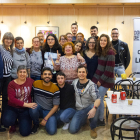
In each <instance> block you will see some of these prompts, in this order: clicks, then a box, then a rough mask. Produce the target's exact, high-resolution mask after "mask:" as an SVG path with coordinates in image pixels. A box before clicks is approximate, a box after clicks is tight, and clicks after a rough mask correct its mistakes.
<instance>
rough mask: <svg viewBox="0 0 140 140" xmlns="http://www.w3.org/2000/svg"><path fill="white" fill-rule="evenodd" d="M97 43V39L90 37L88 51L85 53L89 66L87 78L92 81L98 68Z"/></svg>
mask: <svg viewBox="0 0 140 140" xmlns="http://www.w3.org/2000/svg"><path fill="white" fill-rule="evenodd" d="M96 47H97V41H96V38H95V37H89V38H88V40H87V43H86V50H85V51H84V52H83V57H84V59H85V61H86V64H87V70H88V74H87V78H88V79H90V80H91V79H92V78H93V75H94V73H95V71H96V69H97V66H98V56H97V55H96Z"/></svg>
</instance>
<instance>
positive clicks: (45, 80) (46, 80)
mask: <svg viewBox="0 0 140 140" xmlns="http://www.w3.org/2000/svg"><path fill="white" fill-rule="evenodd" d="M47 78H48V79H47ZM43 81H44V82H45V83H49V82H50V81H51V79H50V78H49V77H45V78H44V79H43Z"/></svg>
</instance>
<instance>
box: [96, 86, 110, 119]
mask: <svg viewBox="0 0 140 140" xmlns="http://www.w3.org/2000/svg"><path fill="white" fill-rule="evenodd" d="M98 90H99V95H100V96H101V103H100V106H99V120H101V121H103V119H104V96H105V94H106V92H107V91H108V88H105V87H103V86H100V87H99V88H98Z"/></svg>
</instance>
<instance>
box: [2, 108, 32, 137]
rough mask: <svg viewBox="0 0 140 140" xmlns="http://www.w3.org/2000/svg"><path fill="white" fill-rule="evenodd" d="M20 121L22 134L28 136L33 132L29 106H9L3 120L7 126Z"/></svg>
mask: <svg viewBox="0 0 140 140" xmlns="http://www.w3.org/2000/svg"><path fill="white" fill-rule="evenodd" d="M17 119H18V121H19V132H20V134H21V135H22V136H28V135H30V133H31V127H32V120H31V117H30V115H29V109H28V108H22V109H21V108H15V107H12V106H7V108H6V110H5V112H4V114H3V119H2V122H3V124H4V126H5V127H9V126H13V125H15V122H16V120H17Z"/></svg>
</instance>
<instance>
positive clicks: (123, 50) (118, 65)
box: [111, 28, 130, 77]
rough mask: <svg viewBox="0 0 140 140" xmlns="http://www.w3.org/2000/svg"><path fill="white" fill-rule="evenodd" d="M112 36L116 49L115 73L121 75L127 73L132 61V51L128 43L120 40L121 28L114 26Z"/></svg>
mask: <svg viewBox="0 0 140 140" xmlns="http://www.w3.org/2000/svg"><path fill="white" fill-rule="evenodd" d="M111 37H112V45H113V47H114V49H115V50H116V55H115V68H114V71H115V75H118V77H121V74H123V73H125V70H126V69H127V67H128V66H129V63H130V53H129V48H128V44H127V43H125V42H123V41H121V40H119V39H118V38H119V30H118V29H117V28H113V29H112V31H111Z"/></svg>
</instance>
